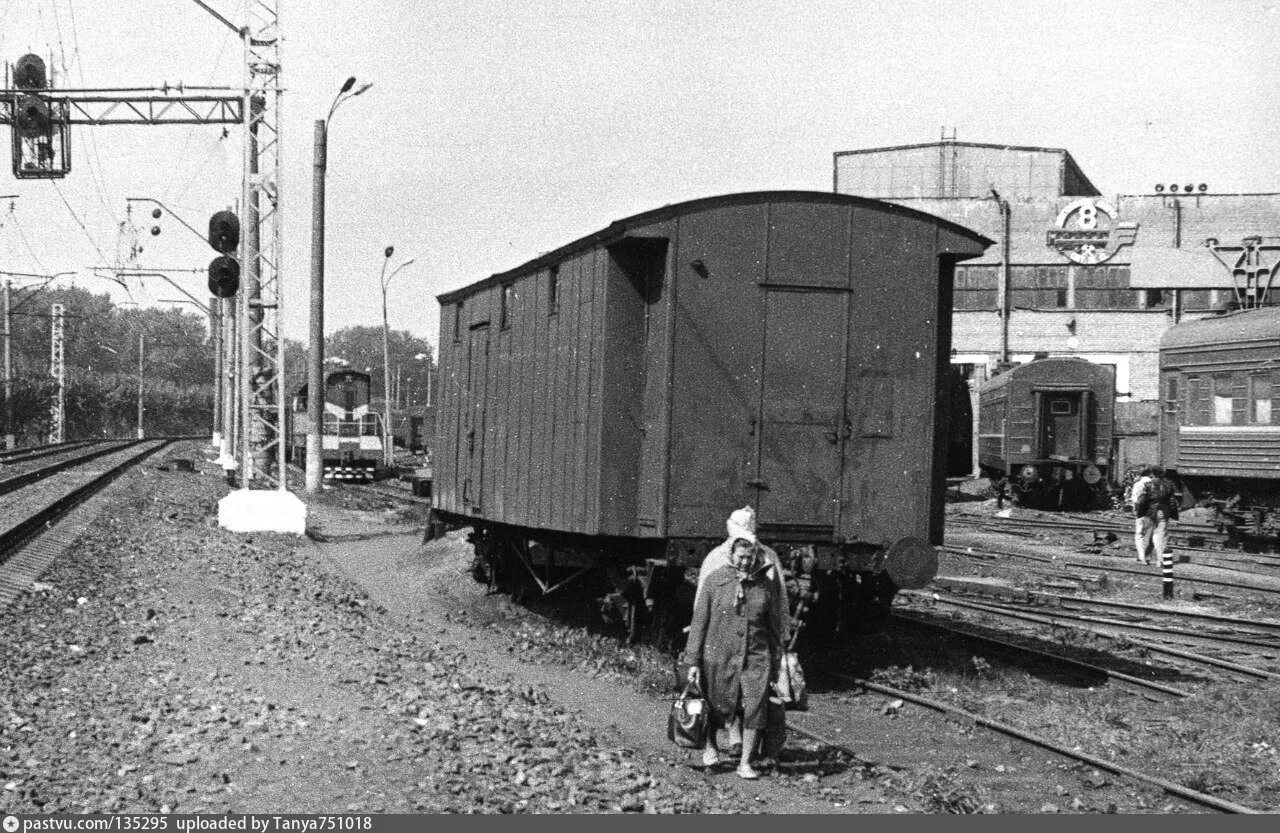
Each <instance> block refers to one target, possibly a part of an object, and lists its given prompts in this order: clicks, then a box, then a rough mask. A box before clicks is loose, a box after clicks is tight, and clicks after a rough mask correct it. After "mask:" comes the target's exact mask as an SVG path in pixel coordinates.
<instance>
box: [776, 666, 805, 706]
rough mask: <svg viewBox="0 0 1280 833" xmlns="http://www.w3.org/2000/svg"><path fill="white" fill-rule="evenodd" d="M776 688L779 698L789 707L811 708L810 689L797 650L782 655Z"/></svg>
mask: <svg viewBox="0 0 1280 833" xmlns="http://www.w3.org/2000/svg"><path fill="white" fill-rule="evenodd" d="M776 689H777V692H778V699H780V700H781V701H782V704H783V705H784V706H786V707H787V708H788V709H795V710H796V711H806V710H807V709H808V708H809V690H808V686H807V685H806V684H805V681H804V669H803V668H802V667H801V666H800V657H799V655H798V654H796V652H795V651H787V652H786V653H784V654H783V655H782V662H781V663H780V664H779V666H778V683H777V686H776Z"/></svg>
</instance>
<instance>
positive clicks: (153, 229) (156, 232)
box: [151, 226, 160, 237]
mask: <svg viewBox="0 0 1280 833" xmlns="http://www.w3.org/2000/svg"><path fill="white" fill-rule="evenodd" d="M151 236H152V237H159V236H160V227H159V226H152V227H151Z"/></svg>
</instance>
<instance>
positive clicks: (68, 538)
mask: <svg viewBox="0 0 1280 833" xmlns="http://www.w3.org/2000/svg"><path fill="white" fill-rule="evenodd" d="M172 442H175V440H174V439H161V440H132V441H126V442H123V443H121V444H119V445H117V446H114V447H112V448H110V449H108V450H105V451H102V450H98V451H95V452H94V453H91V454H86V455H82V456H79V457H77V458H75V459H74V460H73V461H60V462H58V463H56V464H54V467H57V469H58V472H57V473H63V472H65V473H66V474H67V475H72V474H75V472H74V471H72V469H74V468H75V467H76V466H79V465H84V464H85V463H88V462H94V463H97V464H98V465H97V466H96V467H95V468H94V469H93V470H92V471H91V472H86V473H84V476H81V477H73V478H70V479H67V480H66V482H61V481H46V482H44V483H41V484H40V485H41V488H39V489H33V490H31V492H30V493H27V492H25V491H23V490H22V489H21V487H17V486H14V485H13V484H12V483H11V481H13V480H15V479H16V478H9V479H8V480H5V481H3V482H2V484H0V485H3V487H4V489H5V492H7V493H8V495H9V496H8V497H7V498H6V499H5V501H4V507H3V513H0V606H6V605H8V604H9V603H10V602H11V601H13V599H14V598H16V597H17V596H18V594H20V593H22V592H23V591H24V590H26V589H27V588H29V587H30V586H31V584H32V582H34V581H36V580H37V579H38V578H39V577H40V575H41V574H42V573H43V572H44V571H45V570H46V569H47V568H48V567H49V565H50V564H51V563H52V562H53V559H54V558H56V557H57V556H58V554H59V553H60V552H62V551H63V550H64V549H65V548H66V547H67V546H69V545H70V544H71V543H72V542H73V541H74V540H75V538H76V537H77V536H79V535H80V533H81V532H83V529H84V527H86V526H87V525H88V522H89V520H90V518H89V517H87V515H86V516H85V517H82V518H79V519H77V521H76V522H72V523H69V524H68V523H57V522H58V521H59V520H60V519H62V518H63V517H64V516H66V515H68V514H69V513H72V512H74V510H76V509H77V508H78V507H80V506H81V504H83V503H84V502H85V501H87V500H88V499H89V498H91V497H92V496H93V495H95V494H97V493H98V492H99V491H101V490H102V489H103V488H105V487H106V486H107V485H108V484H110V483H111V481H113V480H115V479H116V478H117V477H119V476H120V475H121V474H123V473H124V472H125V471H126V470H128V469H129V468H130V467H131V466H134V465H136V464H137V463H139V462H141V461H142V460H144V459H145V458H147V457H149V456H151V455H152V454H154V453H156V452H157V451H160V450H161V449H163V448H164V447H166V446H167V445H169V444H170V443H172ZM23 477H24V478H25V477H26V475H23ZM48 477H50V472H48V471H46V470H44V469H42V470H41V476H40V477H37V478H34V479H30V480H28V482H27V483H26V485H27V486H30V485H31V484H32V483H35V482H36V481H37V480H45V478H48Z"/></svg>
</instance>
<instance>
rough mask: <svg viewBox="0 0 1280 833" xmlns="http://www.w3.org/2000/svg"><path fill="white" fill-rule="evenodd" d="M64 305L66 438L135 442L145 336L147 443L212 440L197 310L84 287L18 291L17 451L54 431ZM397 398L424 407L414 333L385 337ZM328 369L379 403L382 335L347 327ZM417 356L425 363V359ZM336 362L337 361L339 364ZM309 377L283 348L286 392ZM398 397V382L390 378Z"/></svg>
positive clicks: (423, 349)
mask: <svg viewBox="0 0 1280 833" xmlns="http://www.w3.org/2000/svg"><path fill="white" fill-rule="evenodd" d="M55 303H60V304H62V305H63V308H64V321H63V339H64V341H63V343H64V349H63V361H64V364H65V367H66V388H65V400H64V401H65V407H64V421H65V423H64V424H65V436H66V438H67V439H69V440H71V439H87V438H92V437H127V436H133V435H134V432H135V430H136V428H137V405H138V350H139V344H138V339H139V335H141V336H142V400H143V420H142V427H143V430H144V432H145V433H146V434H147V436H156V435H175V434H209V433H210V432H211V431H212V430H213V381H214V380H213V372H214V360H213V345H212V340H211V338H210V333H209V326H208V318H207V317H206V316H205V315H204V314H203V313H196V312H194V311H193V310H187V309H176V308H160V307H137V306H131V305H121V304H116V303H114V302H113V301H112V299H111V297H110V296H109V295H107V294H105V293H103V294H100V295H99V294H94V293H92V292H89V291H87V290H85V289H81V288H79V287H57V288H46V289H42V290H39V291H33V290H19V289H16V288H15V289H14V291H13V303H12V310H13V315H12V355H13V378H12V389H13V399H12V413H13V424H12V426H11V429H10V430H11V432H12V433H13V434H14V435H15V437H16V439H17V441H18V443H19V444H22V445H32V444H36V443H40V442H44V441H45V440H46V439H47V437H48V434H49V429H50V427H51V415H50V405H51V404H52V401H53V392H54V383H53V378H52V377H51V375H50V372H49V367H50V346H51V345H50V340H51V323H52V322H51V313H50V307H51V305H52V304H55ZM389 343H390V352H391V362H390V364H391V368H392V376H393V377H394V376H395V374H396V370H397V368H398V369H399V371H400V383H399V396H398V399H399V400H400V401H401V402H403V403H405V404H409V405H413V404H415V403H416V404H418V405H423V404H425V402H426V385H427V381H428V379H429V372H430V371H429V370H428V366H429V365H430V364H431V362H432V361H433V359H434V352H433V351H432V349H431V345H430V344H429V343H428V342H427V341H426V340H425V339H423V338H419V337H417V336H414V335H412V334H411V333H409V332H408V331H404V330H393V331H391V333H390V338H389ZM325 352H326V355H327V356H329V357H330V359H331V361H330V362H329V363H328V364H327V365H326V367H327V369H337V368H341V367H350V368H352V369H356V370H361V371H366V370H367V372H369V373H370V374H371V376H372V377H373V379H372V382H373V395H374V396H375V398H377V399H379V400H380V399H381V398H382V388H383V383H382V364H383V362H382V328H381V327H362V326H357V327H347V328H344V329H342V330H339V331H337V332H335V333H333V334H332V335H330V336H329V337H328V338H326V339H325ZM418 356H423V357H424V358H422V359H419V358H418ZM335 360H340V361H335ZM305 380H306V367H305V348H304V345H303V344H302V343H301V342H299V341H295V340H293V339H288V340H286V342H285V388H286V391H287V393H288V395H289V396H290V397H292V395H293V394H294V392H295V391H296V390H297V389H298V387H299V386H300V385H302V384H303V383H304V382H305ZM392 385H393V393H394V392H395V390H394V388H395V385H396V383H395V379H394V378H393V380H392Z"/></svg>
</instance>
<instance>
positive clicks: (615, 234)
mask: <svg viewBox="0 0 1280 833" xmlns="http://www.w3.org/2000/svg"><path fill="white" fill-rule="evenodd" d="M766 202H810V203H832V204H836V205H850V206H855V205H856V206H859V207H862V208H866V209H870V210H872V211H879V212H882V213H885V214H893V215H897V216H900V217H907V218H911V219H916V220H922V221H924V222H926V223H929V224H930V225H934V226H938V227H940V228H944V229H947V230H948V231H951V232H954V233H955V234H958V235H960V236H962V237H966V238H968V239H970V240H972V241H973V242H975V243H977V244H979V245H981V246H983V247H988V246H991V245H993V244H994V242H995V241H993V240H989V239H988V238H986V237H984V236H983V235H981V234H978V233H977V232H976V231H973V230H972V229H969V228H965V227H964V226H962V225H960V224H958V223H953V222H951V221H950V220H944V219H943V218H941V217H937V216H935V215H933V214H926V213H925V212H923V211H917V210H916V209H914V208H907V207H906V206H903V205H897V204H895V203H891V202H884V201H882V200H873V199H868V198H866V197H855V196H850V195H848V194H833V193H831V192H829V191H747V192H743V193H737V194H723V195H720V196H715V197H702V198H700V199H696V200H688V201H686V202H678V203H673V204H671V205H664V206H662V207H661V208H655V209H653V210H650V211H644V212H641V213H639V214H634V215H632V216H630V217H626V218H623V219H621V220H615V221H614V222H612V223H610V224H609V225H608V226H606V227H605V228H603V229H601V230H600V231H597V232H594V233H593V234H588V235H587V236H585V237H580V238H578V239H577V240H574V241H573V242H571V243H567V244H565V245H563V246H561V247H560V248H558V249H555V250H553V251H550V252H547V253H545V254H542V255H539V256H538V257H536V258H534V259H533V260H530V261H528V262H526V263H523V264H521V265H520V266H517V267H515V268H514V269H508V270H507V271H505V272H498V273H496V274H494V275H490V276H489V277H487V278H484V279H483V280H480V281H477V282H475V283H472V284H469V285H467V286H464V287H460V288H458V289H454V290H451V291H449V292H444V293H441V294H439V295H437V296H436V297H437V299H438V300H439V301H440V303H442V304H447V303H450V302H452V301H455V300H457V299H459V298H462V297H465V296H467V295H470V294H472V293H473V292H476V291H477V290H480V289H484V288H486V287H489V286H493V285H495V284H499V283H505V282H507V281H510V280H513V279H515V278H518V277H520V276H522V275H527V274H529V273H532V272H537V271H539V270H541V269H544V268H546V267H548V266H551V265H553V264H556V263H559V262H560V261H562V260H564V259H566V258H567V257H569V256H571V255H574V254H576V253H578V252H581V251H584V250H586V249H590V248H593V247H596V246H601V245H608V244H610V243H613V242H615V241H617V240H621V239H622V238H623V237H625V236H626V235H627V233H628V232H629V231H631V230H634V229H637V228H641V227H644V226H649V225H653V224H654V223H659V222H663V221H665V220H670V219H672V218H674V217H678V216H680V215H683V214H693V213H695V212H698V211H706V210H708V209H713V208H721V207H724V206H730V205H750V204H753V203H766Z"/></svg>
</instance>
